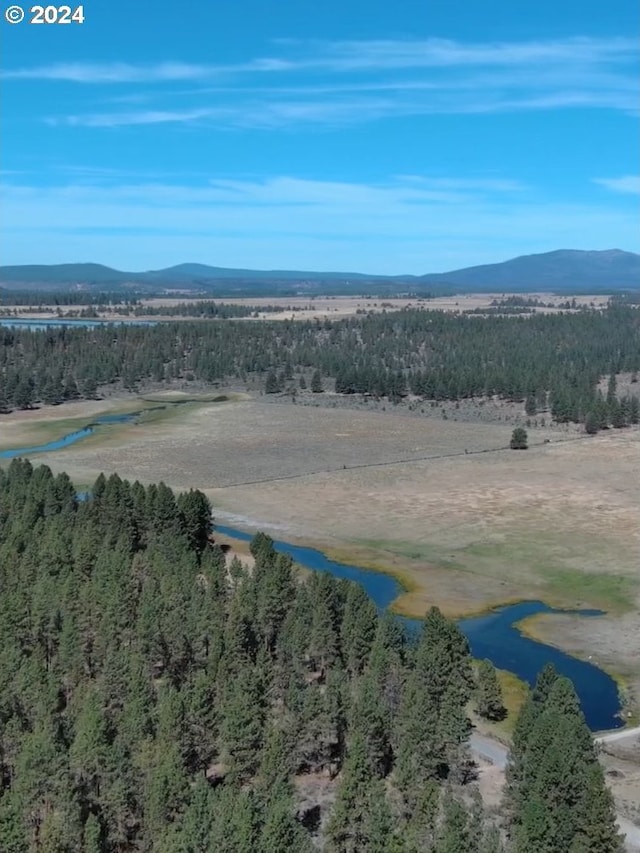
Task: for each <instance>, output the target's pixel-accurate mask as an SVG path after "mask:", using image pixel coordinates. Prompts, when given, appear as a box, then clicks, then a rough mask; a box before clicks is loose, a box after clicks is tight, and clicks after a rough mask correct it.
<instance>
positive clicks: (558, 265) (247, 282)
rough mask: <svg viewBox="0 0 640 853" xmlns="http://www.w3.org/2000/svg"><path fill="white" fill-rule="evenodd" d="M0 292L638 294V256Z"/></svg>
mask: <svg viewBox="0 0 640 853" xmlns="http://www.w3.org/2000/svg"><path fill="white" fill-rule="evenodd" d="M0 286H2V287H5V288H9V289H14V290H15V289H18V288H20V289H26V288H28V289H34V290H52V289H60V288H85V287H86V288H91V289H94V290H95V289H104V290H111V289H113V290H119V289H125V288H127V289H129V288H130V289H136V290H140V291H150V290H153V291H156V292H157V291H161V290H171V289H181V290H192V291H194V292H200V293H203V292H206V293H211V294H216V295H227V296H231V295H240V294H244V293H247V294H251V295H254V296H255V295H269V294H272V295H275V294H279V293H280V294H287V295H292V294H294V293H304V294H309V295H313V294H320V293H331V294H338V293H363V292H365V291H366V292H371V293H375V294H383V293H390V292H397V291H398V290H403V291H408V290H410V291H413V292H420V291H437V292H440V293H442V292H449V293H455V292H461V291H469V290H473V291H489V292H490V291H498V292H504V291H526V290H550V291H560V292H563V293H564V292H572V293H579V292H582V293H589V292H594V291H611V290H625V289H629V288H638V287H640V255H637V254H634V253H633V252H623V251H621V250H620V249H610V250H607V251H602V252H588V251H578V250H571V249H560V250H558V251H555V252H546V253H544V254H539V255H523V256H522V257H518V258H513V259H512V260H509V261H504V262H503V263H499V264H485V265H483V266H477V267H467V268H465V269H460V270H454V271H452V272H443V273H428V274H426V275H422V276H413V275H406V276H383V275H366V274H364V273H352V272H348V273H347V272H303V271H296V270H248V269H228V268H226V267H211V266H207V265H205V264H179V265H178V266H174V267H169V268H167V269H162V270H149V271H147V272H122V271H120V270H115V269H111V268H110V267H106V266H103V265H101V264H90V263H87V264H58V265H53V266H47V265H41V266H37V265H28V266H4V267H0Z"/></svg>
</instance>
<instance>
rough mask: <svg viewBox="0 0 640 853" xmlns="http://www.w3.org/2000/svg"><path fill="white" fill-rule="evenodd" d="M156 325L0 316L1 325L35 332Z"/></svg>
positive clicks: (146, 321)
mask: <svg viewBox="0 0 640 853" xmlns="http://www.w3.org/2000/svg"><path fill="white" fill-rule="evenodd" d="M109 325H114V326H124V325H128V326H155V325H156V323H155V321H154V320H70V319H68V318H66V319H64V318H60V319H57V318H56V319H51V320H23V319H17V318H16V319H13V318H11V317H0V326H7V327H9V328H11V329H29V330H30V331H32V332H34V331H36V332H43V331H45V330H46V329H59V328H60V327H61V326H69V327H74V326H75V327H76V328H78V329H95V328H97V327H98V326H109Z"/></svg>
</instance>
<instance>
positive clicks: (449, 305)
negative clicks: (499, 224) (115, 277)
mask: <svg viewBox="0 0 640 853" xmlns="http://www.w3.org/2000/svg"><path fill="white" fill-rule="evenodd" d="M512 295H514V296H517V297H519V298H532V299H538V300H539V301H541V302H544V303H552V304H553V305H554V306H557V307H555V308H554V307H551V308H547V307H544V308H542V307H540V308H534V309H533V310H534V311H535V312H542V313H553V312H554V311H557V310H560V309H559V306H560V305H561V304H562V303H565V302H566V301H567V299H572V298H574V297H567V296H566V294H565V295H561V296H558V295H556V294H553V293H542V292H539V293H518V294H509V293H466V294H459V295H457V296H443V297H439V298H437V299H408V298H398V299H394V298H387V297H384V296H383V297H354V296H331V297H329V296H318V297H315V298H310V297H308V296H294V297H289V296H283V297H276V296H273V297H269V296H266V297H264V298H252V297H247V298H236V299H234V298H230V299H226V298H213V297H202V296H200V297H198V298H195V299H189V298H178V299H176V298H169V297H167V298H158V299H142V300H140V302H141V305H142V306H143V307H144V306H149V307H150V308H154V307H155V308H160V307H161V308H170V307H171V306H178V305H182V304H185V303H190V302H201V301H203V300H204V299H208V301H213V302H224V303H225V304H227V305H250V306H256V308H257V309H258V313H259V319H268V320H288V319H291V318H293V319H295V320H315V319H318V320H323V319H326V318H330V319H334V320H336V319H340V318H341V317H349V316H353V315H354V314H356V313H358V312H365V313H368V312H370V311H372V312H375V313H379V312H381V311H399V310H401V309H402V308H417V307H422V308H424V309H427V310H430V311H451V312H456V311H472V310H476V309H483V308H488V307H489V306H490V305H491V302H492V300H494V299H503V298H506V297H508V296H512ZM575 301H576V305H577V306H578V307H579V306H584V305H594V306H595V307H598V308H603V307H604V306H606V305H607V303H608V301H609V297H608V296H601V295H600V296H595V295H582V296H576V297H575ZM34 304H37V301H35V302H34ZM266 305H277V306H282V311H280V312H278V311H276V312H264V311H263V312H260V310H259V309H260V307H261V306H266ZM88 307H89V306H82V305H74V306H69V307H66V306H65V307H63V308H62V311H63V313H64V312H65V311H67V310H73V311H81V310H82V309H83V308H88ZM93 307H94V308H97V306H93ZM14 309H15V310H17V311H18V313H19V314H21V315H22V312H24V306H12V305H8V306H3V310H4V311H13V310H14ZM56 311H57V306H55V305H49V306H46V305H43V306H42V310H41V311H39V312H37V313H34V312H29V313H28V314H24V316H25V317H28V318H31V319H33V320H37V319H51V318H55V317H56V316H57V314H56ZM100 317H101V318H103V319H111V320H122V319H126V318H123V317H122V315H120V314H117V313H116V312H114V311H110V310H107V311H104V312H100ZM137 319H145V317H144V316H142V317H140V318H137ZM147 319H154V320H168V319H171V317H169V316H167V317H156V316H152V315H148V317H147ZM175 319H177V320H182V321H184V320H189V319H193V318H189V317H183V316H176V317H175ZM249 319H253V318H249Z"/></svg>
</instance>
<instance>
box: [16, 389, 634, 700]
mask: <svg viewBox="0 0 640 853" xmlns="http://www.w3.org/2000/svg"><path fill="white" fill-rule="evenodd" d="M227 393H228V392H226V391H225V389H220V391H219V392H218V394H219V395H224V394H227ZM176 396H178V398H179V399H182V400H184V399H185V398H186V397H187V396H188V395H187V394H186V393H184V394H182V395H174V394H169V395H167V394H151V395H144V397H145V398H147V402H146V405H148V406H149V408H154V405H155V404H157V403H158V402H159V401H162V400H164V401H167V399H168V398H169V397H172V398H174V400H173V401H174V402H178V401H179V399H178V400H176V399H175V397H176ZM141 399H142V398H140V397H139V396H127V397H126V398H124V399H122V398H120V399H117V398H116V397H113V398H111V399H110V400H104V401H100V402H99V403H96V402H90V403H83V404H73V403H72V404H69V408H68V407H67V406H66V405H65V406H62V407H47V408H48V411H44V412H40V411H38V412H24V413H13V414H12V415H7V416H2V417H0V442H1V443H2V444H3V445H4V446H12V447H20V446H23V447H24V446H25V445H26V444H33V443H36V442H33V441H32V440H31V438H32V437H33V434H32V433H30V430H32V429H40V427H38V426H37V424H38V423H39V422H40V421H44V422H46V427H42V429H44V430H45V431H47V433H48V434H49V435H51V437H52V438H59V437H60V436H61V434H63V433H64V430H65V429H66V427H69V426H70V427H71V429H75V428H77V427H78V426H79V425H80V426H81V425H84V424H81V423H80V422H79V420H77V416H78V414H80V411H79V410H78V408H71V407H77V406H93V407H94V408H93V409H92V410H87V409H85V413H86V414H89V415H90V416H93V415H94V414H95V412H96V408H95V407H96V406H99V407H100V409H101V411H103V412H105V411H106V410H110V411H112V412H114V411H115V412H122V411H123V410H128V411H132V410H134V409H136V408H140V407H141V403H140V400H141ZM207 399H211V398H210V397H209V398H200V399H199V400H198V401H196V402H192V403H189V404H185V405H181V406H175V407H172V408H171V410H165V411H164V412H155V413H149V414H148V415H145V418H148V420H145V421H144V422H142V423H140V424H137V425H134V424H128V425H118V426H109V427H104V428H102V427H101V428H100V429H99V430H98V431H96V433H94V435H92V436H90V437H89V438H87V439H83V440H82V441H80V442H78V444H76V445H74V446H73V448H70V447H68V448H66V449H65V450H63V451H59V452H52V453H46V454H38V455H35V456H34V461H37V462H44V463H46V464H47V465H50V467H52V469H53V470H55V471H60V470H65V471H66V472H67V473H68V474H69V476H70V477H71V478H72V479H73V480H74V482H76V483H80V484H87V483H91V482H93V481H94V480H95V478H96V477H97V476H98V474H99V473H100V472H102V471H104V472H105V473H107V474H109V473H111V472H114V471H115V472H118V473H119V474H120V476H122V477H126V478H127V479H129V480H136V479H137V480H140V481H141V482H143V483H151V482H158V481H160V480H162V481H164V482H165V483H167V485H169V486H171V487H172V488H174V489H176V490H181V489H189V488H199V489H201V490H202V491H204V492H205V493H206V494H207V495H208V497H209V498H210V500H211V501H212V504H213V506H214V515H215V516H217V517H218V518H228V519H229V520H230V521H229V523H231V524H234V523H240V524H242V523H246V525H247V526H248V527H250V528H251V529H262V530H265V532H269V533H271V534H272V535H274V537H278V536H282V537H284V538H286V539H287V540H288V541H291V542H300V543H304V544H306V545H312V546H314V545H315V546H316V547H319V548H320V549H321V550H324V551H326V552H328V553H329V555H330V556H333V557H337V558H339V559H340V561H342V562H344V563H349V564H351V565H354V564H355V565H360V566H363V567H365V568H368V569H371V570H373V571H379V572H382V573H385V574H391V575H392V576H394V577H396V578H398V579H399V580H400V581H401V583H402V586H403V587H404V591H403V592H402V593H401V594H399V595H398V596H397V598H396V600H395V602H394V604H393V609H394V611H395V612H397V613H400V614H403V615H407V616H410V617H412V616H413V617H419V616H421V615H423V614H424V613H425V612H426V610H427V609H428V607H429V606H431V605H432V604H437V605H438V606H439V607H440V608H441V609H442V610H443V612H445V613H446V614H447V615H449V616H453V617H458V618H459V617H465V616H469V615H475V614H479V613H483V614H484V613H487V612H488V611H490V610H491V609H492V608H493V607H495V606H496V605H502V604H504V603H505V602H511V603H512V602H515V601H520V600H522V599H523V598H526V599H535V600H540V601H544V602H548V603H550V604H552V605H554V606H556V607H564V608H576V609H584V608H598V609H602V610H606V611H607V614H608V615H607V616H606V617H602V618H601V619H598V620H591V621H590V623H589V626H588V627H586V626H582V629H581V631H580V630H578V633H577V634H576V637H575V638H574V639H572V640H571V645H570V646H569V645H565V642H564V640H563V639H560V640H559V641H556V640H555V639H553V636H552V634H550V635H549V636H550V637H551V641H552V642H554V643H555V645H556V646H557V647H558V648H560V649H563V650H566V651H569V652H571V653H572V654H574V655H575V656H577V657H582V658H584V659H588V655H589V654H592V653H593V645H592V640H591V638H592V636H593V629H594V628H595V625H594V624H593V623H595V622H597V623H598V626H597V629H598V632H599V634H600V633H601V634H602V643H603V644H604V645H607V647H609V648H611V649H616V648H621V647H623V648H624V647H625V645H629V646H630V647H631V648H633V642H632V638H631V639H629V640H628V639H627V638H628V637H630V630H629V629H628V628H627V620H628V618H630V617H632V616H633V615H634V614H637V613H638V609H639V608H638V577H637V548H638V530H637V507H638V505H640V464H639V463H640V455H639V454H638V452H637V451H638V450H639V449H640V441H639V439H640V432H639V431H638V430H624V431H622V430H620V431H610V432H608V433H605V434H602V435H598V436H595V437H592V438H589V439H588V440H581V441H563V442H555V443H553V442H552V443H550V444H544V443H543V442H542V441H540V443H538V444H536V445H535V446H533V447H532V448H531V449H530V450H528V451H527V452H526V453H514V452H513V451H510V450H508V449H506V450H505V449H504V447H505V445H508V440H509V436H510V426H509V425H507V424H500V423H497V424H491V425H489V424H486V423H478V424H462V423H452V422H451V421H444V420H442V419H441V418H425V419H419V418H413V417H409V416H407V415H405V414H402V413H399V412H397V411H388V412H366V411H353V410H333V409H330V408H320V409H312V408H308V407H301V406H295V405H288V406H286V405H277V406H276V405H271V404H269V403H267V402H265V401H264V399H263V398H253V399H251V398H248V396H247V395H244V396H243V395H237V396H236V397H234V401H233V402H230V401H229V402H220V403H215V404H214V403H212V402H207ZM70 411H72V412H73V414H74V415H75V416H76V418H72V419H71V420H73V423H72V424H70V423H69V419H68V418H64V419H63V417H61V416H62V415H66V414H68V413H69V412H70ZM92 419H93V418H92V417H89V418H88V419H87V420H86V421H85V422H84V423H85V424H86V423H87V422H88V421H89V420H92ZM11 430H14V432H13V437H11V436H10V437H11V439H12V440H11V441H10V442H9V441H8V440H7V435H8V434H9V433H11ZM531 432H532V433H533V432H534V431H533V430H532V431H531ZM538 432H539V431H538ZM539 437H540V436H538V433H536V440H538V438H539ZM38 443H39V442H38ZM465 449H469V451H470V452H469V454H468V455H467V454H465V452H464V451H465ZM471 451H473V452H471ZM481 451H482V452H481ZM412 457H413V458H412ZM240 518H243V519H244V520H245V522H236V521H234V519H240ZM559 618H560V617H559V616H556V615H554V616H553V617H552V618H551V619H550V620H549V623H548V624H547V623H545V628H544V631H545V635H543V636H542V637H541V639H542V640H543V641H544V640H545V639H546V632H547V631H550V632H552V631H553V625H555V624H556V623H555V620H557V619H559ZM615 664H616V662H615V661H614V665H613V666H610V664H609V662H606V663H605V664H603V665H604V668H605V669H608V670H609V669H610V670H611V671H616V672H617V671H618V669H617V666H616V665H615ZM623 674H624V675H625V676H626V672H625V673H623ZM634 678H635V679H636V680H638V679H640V665H639V664H638V663H637V662H634V661H632V660H631V659H630V660H629V680H630V681H631V682H633V679H634ZM634 695H636V696H637V695H638V693H637V692H636V691H634Z"/></svg>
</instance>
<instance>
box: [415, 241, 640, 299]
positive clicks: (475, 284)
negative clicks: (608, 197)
mask: <svg viewBox="0 0 640 853" xmlns="http://www.w3.org/2000/svg"><path fill="white" fill-rule="evenodd" d="M420 281H422V282H427V283H432V282H433V283H436V282H438V283H446V284H450V285H453V286H454V287H464V288H465V289H471V290H485V291H486V290H536V289H537V290H539V289H544V290H553V291H558V290H560V291H565V290H575V289H576V288H580V289H582V290H583V291H585V292H586V291H590V290H593V289H594V288H596V289H600V288H607V289H609V288H610V289H612V290H620V289H624V288H629V287H633V288H637V287H638V286H639V285H640V255H636V254H634V253H633V252H623V251H621V250H620V249H609V250H607V251H603V252H585V251H577V250H572V249H559V250H558V251H555V252H545V253H544V254H540V255H522V256H521V257H518V258H513V259H512V260H510V261H504V262H503V263H500V264H485V265H483V266H476V267H467V268H465V269H461V270H455V271H453V272H446V273H435V274H434V273H431V274H428V275H424V276H421V277H420Z"/></svg>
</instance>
